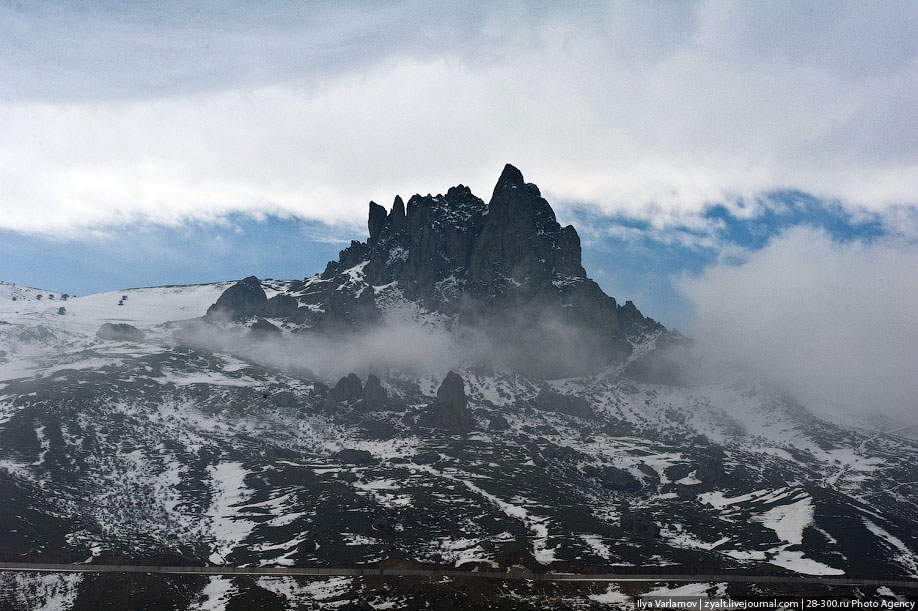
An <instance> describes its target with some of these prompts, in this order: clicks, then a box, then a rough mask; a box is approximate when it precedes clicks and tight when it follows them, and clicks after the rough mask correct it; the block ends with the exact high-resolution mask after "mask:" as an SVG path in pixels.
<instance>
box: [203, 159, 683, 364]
mask: <svg viewBox="0 0 918 611" xmlns="http://www.w3.org/2000/svg"><path fill="white" fill-rule="evenodd" d="M367 228H368V230H369V238H368V239H367V240H366V241H365V242H358V241H353V242H351V245H350V246H349V247H348V248H346V249H344V250H342V251H341V253H340V255H339V257H338V260H337V261H333V262H330V263H329V264H328V266H327V267H326V268H325V271H324V272H322V274H319V275H317V276H315V277H313V278H307V279H305V280H304V281H303V282H302V283H301V284H300V283H297V284H294V285H293V286H291V287H290V290H289V292H288V293H287V294H286V295H284V296H275V297H273V298H272V300H274V301H278V300H280V299H285V300H286V301H285V303H286V304H287V305H288V306H290V307H287V308H285V309H284V310H283V311H282V312H279V313H281V314H282V316H281V318H286V319H288V320H290V321H292V322H293V323H295V324H298V325H300V326H301V327H302V329H301V330H306V329H310V330H312V331H338V332H340V331H348V330H359V329H365V328H367V327H370V326H372V325H375V324H377V323H379V322H380V320H381V319H382V318H384V316H383V314H384V312H383V310H384V309H385V306H384V304H385V303H387V302H390V301H391V294H392V293H393V292H398V293H399V295H400V296H401V297H403V298H404V299H407V300H409V301H411V302H414V303H415V304H417V305H418V307H420V308H422V309H423V310H426V311H428V312H431V313H436V314H439V315H443V316H445V317H447V319H449V320H450V323H451V326H453V327H454V328H455V329H456V330H457V331H458V333H459V335H460V336H461V337H462V338H463V340H464V341H472V342H481V341H487V342H488V343H489V344H491V345H492V346H491V347H492V348H496V349H497V351H498V352H499V353H500V355H501V358H502V360H503V361H504V362H505V363H506V364H507V365H509V366H511V367H513V368H515V369H517V370H520V371H523V372H526V373H530V374H533V375H537V376H539V377H569V376H573V375H582V374H586V373H592V372H595V371H597V370H599V369H601V368H602V367H604V366H606V365H608V364H610V363H614V362H621V361H623V360H625V359H627V358H628V357H629V355H630V354H631V352H632V349H633V346H634V345H635V344H636V343H638V342H641V341H643V340H644V339H646V338H647V337H648V336H650V335H654V334H656V335H659V334H661V333H665V332H666V331H665V329H664V328H663V327H662V325H660V324H659V323H657V322H656V321H654V320H651V319H649V318H646V317H644V316H643V315H641V313H640V312H639V311H638V310H637V308H635V307H634V305H633V304H631V303H630V302H628V303H627V304H625V305H624V306H620V305H618V304H617V303H616V301H615V299H614V298H612V297H610V296H608V295H606V294H605V293H604V292H603V291H602V289H600V287H599V285H597V284H596V283H595V282H594V281H593V280H591V279H589V278H588V277H587V275H586V272H585V270H584V269H583V265H582V263H581V250H580V238H579V236H578V235H577V230H576V229H574V227H573V226H572V225H568V226H566V227H562V226H561V225H560V224H559V223H558V221H557V219H556V217H555V213H554V211H553V210H552V208H551V206H550V205H549V203H548V202H547V201H546V200H545V199H544V198H543V197H542V195H541V192H540V191H539V188H538V187H537V186H536V185H534V184H532V183H527V182H526V181H525V180H524V178H523V174H522V172H520V171H519V170H518V169H517V168H515V167H514V166H512V165H509V164H508V165H506V166H505V167H504V170H503V172H502V173H501V175H500V178H499V179H498V181H497V184H496V186H495V187H494V192H493V194H492V196H491V201H490V202H489V203H488V204H485V203H484V201H483V200H481V199H480V198H478V197H476V196H475V195H474V194H473V193H472V192H471V190H470V189H469V188H468V187H466V186H464V185H461V184H460V185H458V186H455V187H452V188H450V189H449V190H448V191H447V192H446V194H445V195H436V196H433V195H426V196H421V195H414V196H413V197H411V199H409V200H408V204H407V206H406V205H405V204H404V202H403V201H402V199H401V198H400V197H396V198H395V201H394V202H393V204H392V207H391V209H390V210H389V211H388V212H387V211H386V209H385V208H384V207H383V206H380V205H378V204H377V203H375V202H370V204H369V217H368V220H367ZM244 282H249V283H250V284H251V279H247V280H246V281H244ZM246 286H247V288H250V287H248V285H246ZM230 292H232V293H233V295H225V296H224V297H221V300H220V301H218V303H217V304H215V306H214V307H213V308H212V309H211V311H210V313H211V314H212V313H214V312H220V313H224V314H225V313H227V312H228V313H230V314H235V317H236V318H240V317H245V316H248V315H255V314H257V315H262V316H268V315H270V312H268V311H267V310H268V309H270V308H267V307H265V308H262V309H259V310H257V311H256V310H252V309H251V308H250V307H246V308H241V307H240V308H238V309H237V310H232V309H229V305H230V304H232V303H236V302H237V301H238V299H237V298H236V297H238V296H241V295H242V294H243V291H242V290H241V288H240V287H239V286H236V287H232V288H231V289H229V290H228V291H227V293H228V294H229V293H230ZM237 293H238V294H239V295H236V294H237ZM229 297H233V298H232V299H230V298H229ZM294 299H295V300H296V301H295V302H294V301H293V300H294ZM240 303H241V302H240ZM294 305H295V306H296V307H292V306H294ZM275 309H276V308H275Z"/></svg>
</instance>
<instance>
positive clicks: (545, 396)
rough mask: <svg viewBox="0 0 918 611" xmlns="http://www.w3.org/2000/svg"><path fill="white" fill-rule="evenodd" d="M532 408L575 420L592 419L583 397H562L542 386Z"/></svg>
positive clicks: (591, 411)
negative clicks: (575, 418)
mask: <svg viewBox="0 0 918 611" xmlns="http://www.w3.org/2000/svg"><path fill="white" fill-rule="evenodd" d="M532 406H533V407H534V408H536V409H538V410H542V411H547V412H557V413H559V414H567V415H568V416H575V417H577V418H592V417H593V408H591V407H590V404H589V402H587V400H586V399H584V398H583V397H577V396H575V395H563V394H561V393H557V392H555V391H553V390H552V389H551V388H549V387H548V386H543V387H542V390H540V391H539V394H538V396H537V397H536V398H535V401H533V404H532Z"/></svg>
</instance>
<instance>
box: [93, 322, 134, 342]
mask: <svg viewBox="0 0 918 611" xmlns="http://www.w3.org/2000/svg"><path fill="white" fill-rule="evenodd" d="M96 337H98V338H99V339H110V340H115V341H124V342H139V341H141V340H142V339H143V338H144V337H145V335H144V332H143V331H141V330H140V329H138V328H137V327H134V326H132V325H129V324H125V323H111V322H107V323H105V324H103V325H102V326H101V327H99V330H98V331H96Z"/></svg>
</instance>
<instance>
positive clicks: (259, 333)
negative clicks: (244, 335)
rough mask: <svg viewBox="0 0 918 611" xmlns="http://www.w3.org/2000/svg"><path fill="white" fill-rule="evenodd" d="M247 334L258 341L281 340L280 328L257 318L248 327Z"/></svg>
mask: <svg viewBox="0 0 918 611" xmlns="http://www.w3.org/2000/svg"><path fill="white" fill-rule="evenodd" d="M249 334H250V335H251V337H252V338H253V339H256V340H258V341H265V340H271V339H281V337H283V334H282V333H281V330H280V327H278V326H277V325H275V324H272V323H270V322H268V321H267V320H265V319H264V318H259V319H258V320H256V321H255V323H254V324H253V325H252V326H251V327H249Z"/></svg>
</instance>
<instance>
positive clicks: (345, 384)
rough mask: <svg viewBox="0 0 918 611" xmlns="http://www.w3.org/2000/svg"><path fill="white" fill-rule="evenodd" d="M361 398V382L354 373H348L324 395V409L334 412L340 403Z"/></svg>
mask: <svg viewBox="0 0 918 611" xmlns="http://www.w3.org/2000/svg"><path fill="white" fill-rule="evenodd" d="M360 399H363V384H362V383H361V382H360V378H359V377H357V374H356V373H349V374H347V375H346V376H344V377H343V378H341V379H340V380H338V383H337V384H335V386H334V388H330V389H329V391H328V394H327V395H326V396H325V411H327V412H335V411H337V409H338V408H339V407H340V406H341V404H351V403H354V402H356V401H359V400H360Z"/></svg>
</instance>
